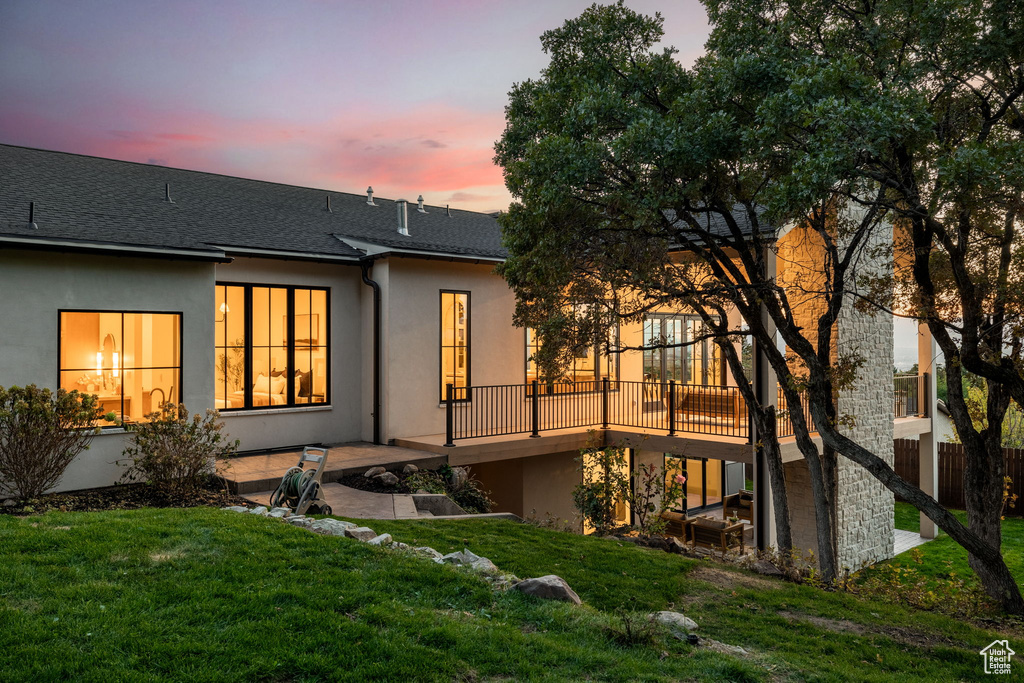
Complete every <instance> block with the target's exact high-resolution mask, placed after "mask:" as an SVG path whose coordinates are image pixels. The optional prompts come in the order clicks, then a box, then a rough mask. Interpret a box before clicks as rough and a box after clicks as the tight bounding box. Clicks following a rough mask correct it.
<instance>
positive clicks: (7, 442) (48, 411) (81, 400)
mask: <svg viewBox="0 0 1024 683" xmlns="http://www.w3.org/2000/svg"><path fill="white" fill-rule="evenodd" d="M99 413H100V409H99V404H98V403H97V399H96V396H94V395H91V394H80V393H78V392H77V391H66V390H64V389H58V390H57V391H56V392H53V391H50V390H49V389H40V388H39V387H37V386H36V385H34V384H30V385H28V386H26V387H16V386H15V387H10V388H8V389H4V388H3V387H0V490H6V491H7V492H8V493H10V494H12V495H14V496H17V497H20V498H35V497H37V496H39V495H41V494H43V493H44V492H45V491H46V490H48V489H50V488H53V487H54V486H56V485H57V482H59V481H60V478H61V476H62V475H63V474H64V470H66V469H67V467H68V465H70V464H71V461H72V460H74V459H75V458H76V457H77V456H78V454H79V453H81V452H82V451H84V450H85V449H87V448H88V447H89V443H90V442H91V441H92V438H93V436H95V435H96V434H97V433H98V431H99V430H98V429H97V428H94V423H95V421H96V420H97V419H98V418H99Z"/></svg>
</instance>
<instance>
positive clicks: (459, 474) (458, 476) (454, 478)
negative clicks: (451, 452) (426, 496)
mask: <svg viewBox="0 0 1024 683" xmlns="http://www.w3.org/2000/svg"><path fill="white" fill-rule="evenodd" d="M468 479H469V471H467V470H466V468H465V467H453V468H452V471H451V473H450V474H449V475H448V484H449V485H450V486H451V487H452V488H453V489H455V488H459V487H460V486H462V485H463V484H465V483H466V481H467V480H468Z"/></svg>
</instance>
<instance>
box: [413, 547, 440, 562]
mask: <svg viewBox="0 0 1024 683" xmlns="http://www.w3.org/2000/svg"><path fill="white" fill-rule="evenodd" d="M412 551H413V552H414V553H416V554H417V555H426V556H427V557H429V558H430V559H432V560H434V561H435V562H440V561H441V558H442V557H444V555H442V554H441V553H439V552H437V551H436V550H434V549H433V548H431V547H428V546H425V545H421V546H420V547H418V548H413V549H412Z"/></svg>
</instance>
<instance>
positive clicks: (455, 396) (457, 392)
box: [437, 289, 473, 403]
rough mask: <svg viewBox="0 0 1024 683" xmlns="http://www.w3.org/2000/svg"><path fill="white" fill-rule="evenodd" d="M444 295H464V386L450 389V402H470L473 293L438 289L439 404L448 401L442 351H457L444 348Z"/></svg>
mask: <svg viewBox="0 0 1024 683" xmlns="http://www.w3.org/2000/svg"><path fill="white" fill-rule="evenodd" d="M445 294H465V295H466V386H465V387H453V388H452V389H453V390H452V400H453V401H459V402H466V401H469V400H470V395H471V393H472V392H471V391H470V388H471V387H472V386H473V375H472V371H473V293H472V292H471V291H469V290H465V289H440V290H438V293H437V306H438V315H437V342H438V349H437V351H438V353H437V377H438V380H439V381H438V387H439V389H440V395H441V398H440V403H444V402H446V401H447V400H448V396H447V393H448V387H447V383H446V382H445V381H444V351H445V349H457V348H459V347H458V346H457V345H456V346H445V343H444V295H445Z"/></svg>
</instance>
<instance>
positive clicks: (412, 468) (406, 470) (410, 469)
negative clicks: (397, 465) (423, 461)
mask: <svg viewBox="0 0 1024 683" xmlns="http://www.w3.org/2000/svg"><path fill="white" fill-rule="evenodd" d="M419 471H420V468H419V467H416V465H413V464H412V463H411V462H410V463H406V465H405V467H403V468H402V474H415V473H416V472H419Z"/></svg>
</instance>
